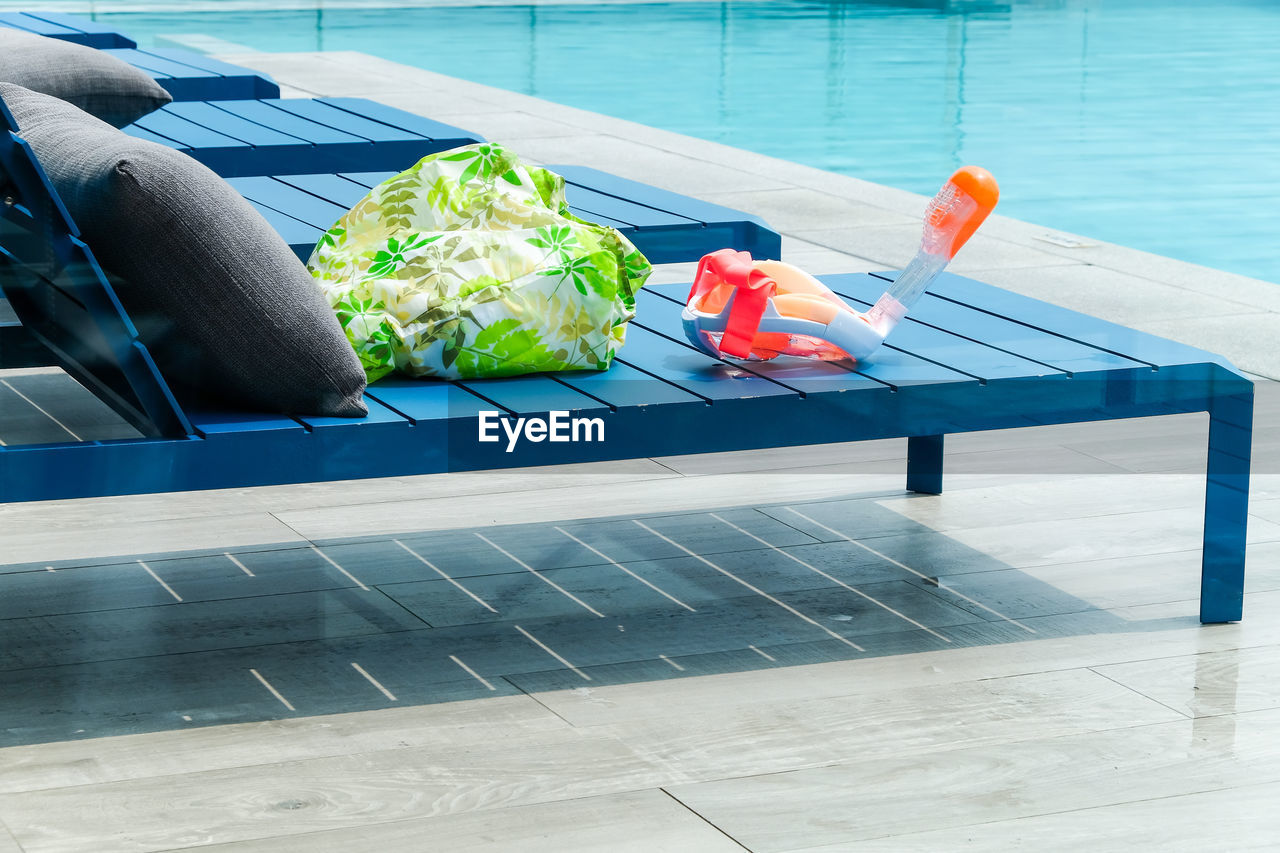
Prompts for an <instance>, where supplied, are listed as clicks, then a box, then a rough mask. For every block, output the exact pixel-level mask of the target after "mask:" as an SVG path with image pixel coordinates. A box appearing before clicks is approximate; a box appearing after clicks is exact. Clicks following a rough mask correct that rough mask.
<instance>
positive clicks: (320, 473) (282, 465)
mask: <svg viewBox="0 0 1280 853" xmlns="http://www.w3.org/2000/svg"><path fill="white" fill-rule="evenodd" d="M0 183H2V184H4V185H5V186H6V187H7V188H6V189H5V193H6V194H7V197H8V198H9V201H8V203H6V204H5V205H3V206H0V250H2V252H3V254H2V255H0V260H3V264H0V275H3V283H4V286H5V288H6V290H7V291H8V292H9V293H10V295H11V301H12V306H13V309H14V310H15V312H16V313H17V315H18V317H19V319H20V320H21V321H22V323H23V324H25V325H26V327H27V328H28V330H29V331H30V332H31V334H32V335H33V336H34V338H35V339H36V340H37V341H38V342H39V343H40V344H41V345H42V346H43V347H45V348H46V349H47V350H48V352H49V353H51V354H53V355H54V356H56V359H57V361H58V363H59V364H60V365H61V366H62V367H63V368H64V369H65V370H66V371H67V372H68V373H70V374H71V375H72V376H74V377H75V378H76V379H78V380H79V381H80V382H81V383H82V384H83V385H85V387H87V388H89V389H90V390H91V391H93V392H94V393H96V394H97V395H98V397H100V398H101V399H102V400H104V401H106V402H107V403H108V404H109V405H111V406H112V408H114V409H115V410H116V411H117V412H118V413H120V414H121V415H122V416H123V417H125V418H126V419H127V420H128V421H129V422H130V423H132V424H133V425H134V426H135V427H136V428H137V429H138V430H139V431H140V432H141V433H142V434H143V437H141V438H135V439H120V440H111V441H87V442H66V443H57V444H42V445H29V446H8V447H5V446H0V501H25V500H42V499H60V498H73V497H82V496H91V495H107V494H112V495H114V494H136V493H148V492H166V491H178V490H190V489H212V488H230V487H246V486H256V485H267V484H279V483H301V482H313V481H321V480H341V479H349V478H368V477H383V476H396V475H410V474H426V473H434V472H443V471H461V470H477V469H491V468H508V467H519V466H528V465H550V464H559V463H569V462H585V461H597V460H608V459H622V458H637V457H648V456H662V455H667V454H687V453H700V452H715V451H727V450H743V449H752V448H763V447H776V446H788V445H798V444H810V443H824V442H836V441H851V440H862V439H879V438H892V437H905V438H907V439H908V442H907V455H908V463H907V488H908V489H911V490H914V491H918V492H928V493H938V492H940V491H941V488H942V463H943V453H942V451H943V437H944V435H946V434H947V433H958V432H969V431H977V430H990V429H1004V428H1009V427H1020V426H1033V425H1042V424H1061V423H1072V422H1079V421H1096V420H1108V419H1114V418H1130V417H1139V416H1151V415H1164V414H1175V413H1183V412H1201V411H1203V412H1208V413H1209V453H1208V477H1207V486H1206V500H1205V525H1204V550H1203V563H1202V592H1201V619H1202V620H1203V621H1206V622H1223V621H1233V620H1237V619H1239V618H1240V617H1241V614H1242V602H1243V589H1244V554H1245V523H1246V517H1247V512H1248V491H1249V457H1250V449H1251V430H1252V411H1253V386H1252V383H1251V382H1249V381H1248V379H1247V378H1245V377H1244V376H1242V375H1241V374H1240V373H1239V372H1237V371H1236V370H1235V369H1234V368H1232V366H1231V365H1230V364H1228V363H1227V362H1226V361H1224V360H1223V359H1221V358H1220V357H1218V356H1215V355H1212V354H1210V353H1207V352H1203V351H1201V350H1197V349H1193V348H1191V347H1187V346H1183V345H1181V344H1176V343H1173V342H1171V341H1167V340H1163V339H1161V338H1156V337H1153V336H1150V335H1146V334H1142V333H1139V332H1135V331H1133V330H1131V329H1127V328H1125V327H1123V326H1118V325H1115V324H1112V323H1107V322H1104V321H1102V320H1098V319H1095V318H1092V317H1088V316H1085V315H1081V314H1077V313H1075V312H1072V311H1068V310H1065V309H1062V308H1058V307H1056V306H1052V305H1049V304H1047V303H1043V302H1039V301H1036V300H1033V299H1028V298H1026V297H1022V296H1018V295H1015V294H1011V293H1008V292H1006V291H1002V290H999V289H997V288H994V287H990V286H988V285H984V284H980V283H979V282H976V281H971V280H969V279H965V278H961V277H958V276H954V275H947V276H945V277H944V278H943V279H942V280H941V281H940V282H939V283H938V284H937V285H936V287H935V288H934V290H932V291H931V292H930V293H929V294H928V295H926V296H925V297H924V298H923V299H922V300H921V302H920V303H919V305H918V307H917V308H915V309H913V312H912V314H911V315H910V316H909V317H908V318H907V319H906V320H905V321H904V322H903V323H902V324H900V325H899V327H898V328H897V329H896V330H895V332H894V337H893V339H892V343H891V344H889V345H886V346H885V347H883V348H882V350H881V351H880V352H879V353H878V355H877V357H876V358H875V359H873V360H871V361H869V362H868V363H865V364H859V365H856V369H853V368H852V367H850V366H848V365H844V364H838V363H824V362H807V361H799V360H784V359H779V360H778V361H776V362H765V363H747V364H735V365H727V364H725V363H723V362H720V361H717V360H715V359H712V358H710V357H708V356H706V355H704V354H703V353H701V352H699V351H698V350H696V349H694V348H693V347H691V346H689V345H688V344H687V343H686V342H685V341H684V336H683V333H682V332H681V328H680V320H679V314H680V309H681V304H682V301H683V298H684V296H685V292H686V290H685V287H683V286H660V287H653V288H646V289H645V290H644V291H643V292H642V293H640V294H639V295H638V298H637V312H638V314H637V317H636V320H635V321H634V323H633V324H632V326H631V328H630V329H629V330H628V333H627V342H626V345H625V346H624V347H623V349H622V351H621V352H620V354H619V357H618V358H617V359H616V360H615V362H614V365H613V367H611V368H610V369H609V370H608V371H605V372H583V373H562V374H556V375H554V376H553V375H535V376H524V377H517V378H510V379H494V380H483V381H469V382H456V383H449V382H431V381H414V380H404V379H398V378H388V379H385V380H383V381H380V382H377V383H374V384H373V385H371V386H370V387H369V389H368V391H367V393H366V403H367V405H368V407H369V414H368V416H367V417H364V418H359V419H346V418H326V417H315V418H308V417H296V418H295V417H286V416H281V415H273V414H266V413H262V412H251V411H192V410H187V409H184V408H183V407H182V406H180V405H179V404H178V403H177V402H176V401H175V399H174V397H173V395H172V394H171V393H169V390H168V387H167V385H166V383H165V380H164V377H163V376H162V375H161V373H160V372H159V371H158V370H157V369H156V367H155V365H154V363H153V362H152V360H151V359H150V357H149V356H148V353H147V350H146V347H145V346H144V345H143V344H142V342H141V341H140V340H138V337H137V334H136V332H135V331H134V327H133V324H132V322H131V321H130V319H129V317H128V316H127V314H126V313H125V312H124V310H123V309H122V308H121V307H120V305H119V302H118V301H116V300H115V299H114V297H113V294H112V290H111V286H110V284H109V283H108V281H107V279H106V277H105V275H104V274H103V272H102V270H101V269H100V268H99V267H98V265H97V263H96V262H95V261H94V259H93V256H92V253H91V251H90V250H89V248H88V247H86V246H85V245H84V244H83V243H82V242H80V241H79V240H78V239H77V238H76V237H75V236H74V235H75V228H74V225H73V223H71V222H70V220H69V218H68V217H67V216H66V214H65V210H64V209H63V208H62V207H61V205H60V203H59V202H58V201H57V200H56V197H55V196H54V194H53V191H52V188H51V187H50V186H49V184H48V181H47V180H46V179H45V177H44V175H43V172H42V171H41V170H40V168H39V164H38V163H36V162H35V159H34V157H32V156H31V154H30V150H29V148H27V147H26V146H25V145H23V144H20V142H19V138H18V137H17V135H16V134H5V135H3V136H2V137H0ZM826 281H827V282H828V284H829V285H830V286H831V287H832V288H833V289H834V290H835V291H836V292H837V293H840V294H841V295H843V296H844V297H846V298H848V299H850V300H852V301H853V302H855V303H856V304H860V305H864V306H865V305H869V304H870V303H871V302H872V301H873V300H874V299H876V297H877V296H878V295H879V294H880V293H881V292H882V291H883V289H884V285H885V280H884V278H883V277H877V276H872V275H866V274H861V275H843V276H831V277H827V278H826ZM485 412H494V413H497V414H498V415H499V416H501V417H505V418H519V417H526V416H531V415H537V416H542V417H547V418H550V417H551V416H552V415H551V413H553V412H554V413H562V415H556V417H562V418H564V419H579V422H580V423H583V424H598V425H599V426H598V429H599V432H598V436H599V440H592V441H577V442H549V441H541V442H536V443H535V442H530V441H526V442H523V443H521V445H520V446H519V447H517V448H516V449H515V450H514V451H512V452H507V451H506V449H505V446H504V443H503V442H500V441H498V442H488V441H482V440H481V435H480V430H479V423H480V415H481V414H482V413H485ZM748 424H749V425H750V428H749V429H748V428H744V425H748ZM592 430H595V427H594V426H593V427H592ZM584 434H586V432H585V431H584ZM592 434H593V435H594V434H596V433H594V432H593V433H592Z"/></svg>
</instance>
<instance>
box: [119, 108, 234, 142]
mask: <svg viewBox="0 0 1280 853" xmlns="http://www.w3.org/2000/svg"><path fill="white" fill-rule="evenodd" d="M135 127H136V128H140V129H142V130H145V131H147V132H148V133H151V134H153V135H154V136H159V137H161V138H163V139H167V140H169V144H170V145H171V146H172V147H174V148H177V149H178V150H180V151H184V150H185V151H187V153H190V150H189V149H194V148H198V149H201V150H203V151H206V152H208V151H218V150H224V149H225V150H230V151H234V150H236V149H240V150H242V151H249V150H252V148H253V146H252V145H249V144H248V143H246V142H242V141H240V140H239V139H235V138H233V137H230V136H227V135H226V134H222V133H218V132H217V131H213V130H210V129H209V128H207V127H204V126H202V125H199V124H195V123H194V122H190V121H187V120H186V119H184V118H182V117H181V116H178V115H175V114H174V113H171V112H168V111H167V110H164V109H160V110H156V111H155V112H153V113H151V114H150V115H145V116H143V117H142V118H140V119H138V120H137V121H136V122H134V123H133V124H131V125H130V126H129V127H128V128H126V129H125V130H126V132H128V131H129V130H132V129H133V128H135Z"/></svg>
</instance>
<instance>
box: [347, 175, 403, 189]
mask: <svg viewBox="0 0 1280 853" xmlns="http://www.w3.org/2000/svg"><path fill="white" fill-rule="evenodd" d="M398 174H399V172H386V171H381V172H342V173H341V174H340V175H339V176H338V177H341V178H346V179H347V180H348V181H351V182H352V183H356V184H359V185H360V186H362V187H364V188H366V189H370V188H372V187H376V186H377V185H378V184H380V183H382V182H383V181H385V180H387V179H388V178H394V177H395V176H396V175H398Z"/></svg>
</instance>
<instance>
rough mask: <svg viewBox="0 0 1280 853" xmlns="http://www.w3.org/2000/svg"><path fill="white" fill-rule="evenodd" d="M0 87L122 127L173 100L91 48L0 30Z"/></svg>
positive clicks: (132, 70)
mask: <svg viewBox="0 0 1280 853" xmlns="http://www.w3.org/2000/svg"><path fill="white" fill-rule="evenodd" d="M0 82H2V83H16V84H17V85H19V86H25V87H26V88H28V89H31V90H32V91H34V92H43V93H45V94H46V95H53V96H54V97H55V98H61V99H62V100H64V101H66V102H67V103H71V104H75V105H76V106H77V107H79V108H80V109H82V110H84V111H85V112H87V113H90V114H91V115H95V116H97V117H98V118H100V119H102V120H103V121H105V122H108V123H110V124H114V125H115V126H116V127H124V126H125V125H126V124H131V123H133V122H135V121H137V120H138V119H140V118H142V117H143V116H144V115H146V114H147V113H149V112H151V111H152V110H158V109H159V108H160V107H163V106H164V105H165V104H167V103H169V102H170V101H172V100H173V97H172V96H171V95H170V94H169V93H168V92H166V91H165V90H164V89H163V88H162V87H161V86H160V84H159V83H157V82H156V81H155V80H154V79H152V78H151V76H150V75H149V74H147V73H146V72H145V71H140V70H138V69H137V68H134V67H133V66H132V65H129V64H128V63H126V62H122V61H120V60H119V59H116V58H115V57H114V56H111V55H110V54H107V53H103V52H102V51H100V50H94V49H93V48H91V47H85V46H83V45H79V44H72V43H71V42H66V41H62V40H61V39H52V38H46V37H45V36H38V35H35V34H34V33H24V32H21V31H19V30H11V29H8V28H5V27H0Z"/></svg>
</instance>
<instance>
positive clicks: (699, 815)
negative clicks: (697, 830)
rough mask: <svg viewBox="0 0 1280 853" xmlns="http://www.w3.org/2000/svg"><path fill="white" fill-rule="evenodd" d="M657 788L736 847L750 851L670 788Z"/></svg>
mask: <svg viewBox="0 0 1280 853" xmlns="http://www.w3.org/2000/svg"><path fill="white" fill-rule="evenodd" d="M658 790H659V791H661V792H662V793H664V794H666V795H667V796H668V797H670V798H671V799H672V800H673V801H674V802H676V803H677V804H679V806H680V807H681V808H683V809H684V810H685V811H687V812H689V814H691V815H693V816H694V817H696V818H697V819H698V820H700V821H702V822H703V823H705V824H706V825H707V826H709V827H711V828H712V829H714V830H715V831H716V832H718V833H720V834H721V835H723V836H724V837H725V838H727V839H729V840H730V841H732V842H733V843H734V844H736V845H738V847H740V848H742V849H743V850H746V851H750V850H751V848H750V847H748V846H747V845H745V844H743V843H742V842H741V841H739V840H738V839H736V838H734V837H733V836H732V835H730V834H729V832H728V830H725V829H722V828H721V827H719V826H717V825H716V824H715V823H713V822H712V821H711V820H710V819H709V818H707V817H706V816H705V815H703V814H702V813H700V812H699V811H698V810H697V809H695V808H693V807H692V806H690V805H689V804H688V803H686V802H685V801H684V800H682V799H680V798H679V797H677V796H676V795H675V794H673V793H671V791H670V790H668V789H667V788H666V787H665V786H659V787H658Z"/></svg>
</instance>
